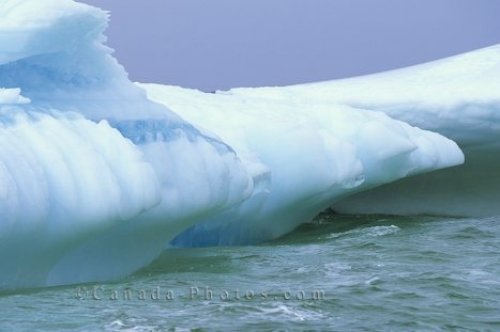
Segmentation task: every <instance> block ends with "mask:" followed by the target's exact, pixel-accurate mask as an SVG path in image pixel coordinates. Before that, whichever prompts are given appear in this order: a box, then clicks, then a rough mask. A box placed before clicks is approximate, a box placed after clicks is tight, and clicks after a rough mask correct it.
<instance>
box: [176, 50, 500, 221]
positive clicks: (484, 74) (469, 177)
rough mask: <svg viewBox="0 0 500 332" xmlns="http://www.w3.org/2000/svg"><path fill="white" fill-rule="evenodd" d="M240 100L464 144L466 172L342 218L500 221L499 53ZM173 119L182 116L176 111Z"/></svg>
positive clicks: (411, 181) (361, 205)
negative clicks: (331, 108)
mask: <svg viewBox="0 0 500 332" xmlns="http://www.w3.org/2000/svg"><path fill="white" fill-rule="evenodd" d="M230 94H231V95H233V96H234V97H235V98H242V97H244V98H247V99H248V100H252V99H254V98H259V99H269V100H272V101H274V102H278V101H286V102H288V103H292V104H295V105H297V107H301V108H308V107H310V105H322V104H325V105H332V104H342V105H349V106H351V107H356V108H363V109H370V110H375V111H381V112H384V113H386V114H387V115H389V116H390V117H392V118H394V119H399V120H402V121H405V122H407V123H409V124H411V125H413V126H417V127H419V128H423V129H428V130H432V131H435V132H438V133H440V134H442V135H444V136H446V137H448V138H450V139H452V140H454V141H455V142H457V143H458V145H459V146H460V148H461V149H462V150H463V151H464V153H465V159H466V162H465V164H464V165H462V166H460V167H454V168H449V169H445V170H441V171H437V172H432V173H429V174H425V175H421V176H416V177H411V178H406V179H403V180H401V181H397V182H395V183H392V184H389V185H385V186H382V187H380V188H376V189H374V190H370V191H366V192H363V193H360V194H357V195H354V196H352V197H350V198H347V199H346V200H343V201H342V202H339V203H336V204H334V206H333V208H334V210H336V211H338V212H343V213H387V214H433V215H448V216H471V217H484V216H494V215H499V214H500V204H498V197H499V195H500V181H499V179H500V167H499V166H500V45H495V46H491V47H487V48H483V49H479V50H475V51H472V52H469V53H465V54H460V55H457V56H453V57H450V58H446V59H442V60H438V61H433V62H430V63H426V64H422V65H417V66H413V67H408V68H403V69H399V70H393V71H389V72H384V73H379V74H374V75H367V76H362V77H355V78H349V79H343V80H336V81H330V82H319V83H311V84H303V85H295V86H287V87H276V88H273V87H271V88H258V89H248V88H246V89H234V90H231V91H230ZM174 111H176V110H175V108H174Z"/></svg>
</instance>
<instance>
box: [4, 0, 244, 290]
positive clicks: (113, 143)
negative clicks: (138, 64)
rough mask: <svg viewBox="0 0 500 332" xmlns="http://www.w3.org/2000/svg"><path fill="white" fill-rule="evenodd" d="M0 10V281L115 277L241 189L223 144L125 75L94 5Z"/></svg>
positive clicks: (53, 2)
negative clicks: (154, 99) (152, 98)
mask: <svg viewBox="0 0 500 332" xmlns="http://www.w3.org/2000/svg"><path fill="white" fill-rule="evenodd" d="M0 13H1V17H2V19H1V20H0V87H1V89H0V271H1V274H0V275H1V276H0V288H19V287H33V286H44V285H58V284H68V283H76V282H86V281H99V280H108V279H112V278H117V277H121V276H124V275H128V274H130V273H131V272H133V271H135V270H137V269H138V268H141V267H143V266H145V265H146V264H148V263H149V262H151V261H152V260H153V259H154V258H156V257H157V256H158V255H159V253H160V252H161V251H162V249H163V247H164V246H165V242H167V241H169V239H172V238H173V237H174V236H175V235H177V234H178V233H179V232H181V231H182V230H184V229H185V228H187V227H189V226H190V225H192V224H194V223H195V222H196V221H197V220H198V219H199V218H200V216H203V215H205V214H207V215H210V214H213V213H216V212H217V211H221V210H223V209H225V208H227V207H229V206H231V205H234V204H236V203H239V202H240V201H242V200H244V199H246V198H247V197H248V196H249V195H250V194H251V192H252V189H253V182H252V179H251V177H250V176H249V175H248V173H247V170H246V169H245V167H244V165H242V163H241V162H240V160H239V159H238V157H237V156H236V154H235V153H234V151H233V150H232V149H231V148H230V147H229V146H228V145H227V144H225V143H224V142H222V141H220V140H218V139H217V138H216V137H214V136H212V135H209V134H207V133H203V132H200V131H199V130H197V129H196V128H194V127H193V126H192V125H191V124H189V123H187V122H186V121H184V120H182V119H181V118H180V117H179V116H177V115H176V114H174V113H173V112H171V111H169V110H168V109H166V108H165V107H163V106H161V105H158V104H156V103H153V102H151V101H149V100H148V99H147V98H146V94H145V93H144V91H143V90H142V89H140V88H138V87H137V86H135V85H134V84H133V83H131V82H130V81H129V80H128V78H127V74H126V72H125V70H124V69H123V68H122V67H121V66H120V65H119V64H118V63H117V62H116V60H115V59H114V58H113V57H112V56H111V50H110V49H108V48H106V47H105V46H104V45H103V42H104V41H105V37H104V35H103V31H104V29H105V28H106V24H107V23H106V22H107V14H106V13H105V12H103V11H102V10H100V9H97V8H94V7H90V6H87V5H84V4H80V3H76V2H73V1H69V0H68V1H66V0H43V1H40V0H31V1H26V0H6V1H2V2H1V3H0Z"/></svg>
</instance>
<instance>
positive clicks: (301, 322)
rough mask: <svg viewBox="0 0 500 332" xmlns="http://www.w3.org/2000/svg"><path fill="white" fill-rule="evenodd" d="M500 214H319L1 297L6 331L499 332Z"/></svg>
mask: <svg viewBox="0 0 500 332" xmlns="http://www.w3.org/2000/svg"><path fill="white" fill-rule="evenodd" d="M499 219H500V218H487V219H451V218H438V217H386V216H363V217H357V216H336V215H322V216H321V217H319V218H318V220H316V221H315V222H314V223H310V224H306V225H304V226H302V227H300V228H299V229H297V230H296V231H295V232H293V233H292V234H290V235H288V236H286V237H285V238H282V239H279V240H277V241H273V242H271V243H266V244H262V245H259V246H249V247H223V248H222V247H221V248H202V249H175V250H171V251H169V252H168V253H166V254H165V255H163V256H162V257H161V258H160V259H158V260H157V261H156V262H155V263H154V264H152V265H151V266H149V267H148V268H146V269H144V270H142V271H140V272H138V273H136V274H135V275H133V276H131V277H128V278H126V279H123V280H118V281H114V282H112V283H100V284H85V285H74V286H65V287H55V288H46V289H37V290H25V291H20V292H11V293H4V294H1V295H0V312H1V320H0V330H1V331H48V330H75V331H98V330H104V331H205V330H207V331H212V330H219V331H220V330H269V331H270V330H279V331H285V330H290V331H294V330H314V331H317V330H324V331H332V330H339V331H353V330H361V331H363V330H366V331H368V330H389V331H390V330H392V331H433V330H435V331H443V330H444V331H448V330H449V331H488V330H489V331H495V330H500V259H499V258H500V220H499ZM125 259H126V258H125Z"/></svg>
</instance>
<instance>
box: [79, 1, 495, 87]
mask: <svg viewBox="0 0 500 332" xmlns="http://www.w3.org/2000/svg"><path fill="white" fill-rule="evenodd" d="M79 1H80V2H86V3H89V4H93V5H97V6H99V7H101V8H104V9H106V10H109V11H110V13H111V22H110V27H109V29H108V31H107V35H108V45H109V46H111V47H112V48H114V49H115V56H116V57H117V58H118V60H119V61H120V63H122V64H123V65H124V66H125V67H126V69H127V71H128V72H129V75H130V78H131V79H132V80H134V81H141V82H158V83H164V84H173V85H180V86H183V87H189V88H196V89H200V90H203V91H214V90H226V89H229V88H232V87H241V86H276V85H289V84H296V83H305V82H315V81H324V80H331V79H336V78H344V77H350V76H357V75H363V74H368V73H373V72H379V71H384V70H388V69H394V68H399V67H405V66H409V65H413V64H418V63H422V62H426V61H430V60H434V59H438V58H442V57H446V56H450V55H454V54H458V53H462V52H466V51H470V50H473V49H477V48H481V47H485V46H489V45H493V44H498V43H500V1H497V0H79Z"/></svg>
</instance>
